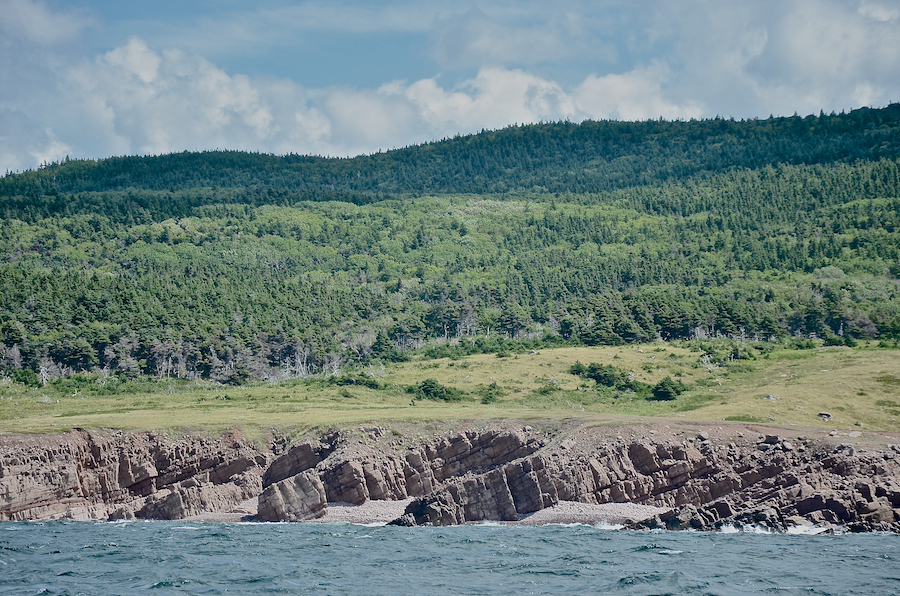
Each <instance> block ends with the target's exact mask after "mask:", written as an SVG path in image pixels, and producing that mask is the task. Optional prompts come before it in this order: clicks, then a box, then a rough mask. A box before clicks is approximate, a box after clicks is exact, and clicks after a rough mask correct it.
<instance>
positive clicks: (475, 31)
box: [0, 0, 900, 175]
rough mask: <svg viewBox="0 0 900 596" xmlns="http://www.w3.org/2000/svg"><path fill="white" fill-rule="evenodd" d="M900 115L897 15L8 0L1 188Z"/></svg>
mask: <svg viewBox="0 0 900 596" xmlns="http://www.w3.org/2000/svg"><path fill="white" fill-rule="evenodd" d="M893 101H900V0H754V1H753V2H745V1H740V2H739V1H732V0H633V1H631V2H625V1H612V0H585V1H580V0H555V1H554V2H549V1H528V0H491V2H477V1H473V2H452V1H450V2H448V1H446V0H444V1H442V2H433V1H431V0H382V1H377V2H376V1H366V0H356V1H354V0H348V1H341V0H329V1H326V0H321V1H301V0H296V1H291V0H256V1H254V2H247V1H238V0H154V1H153V2H123V1H121V0H0V175H2V173H3V172H5V171H7V170H10V171H19V170H22V169H24V168H31V167H35V166H36V165H38V164H40V163H43V162H45V161H54V160H58V159H62V158H65V157H66V156H67V155H68V156H71V157H91V158H95V157H105V156H110V155H125V154H148V153H151V154H156V153H164V152H172V151H182V150H200V149H216V148H222V149H224V148H227V149H245V150H256V151H264V152H270V153H278V154H283V153H290V152H294V153H304V154H318V155H355V154H359V153H366V152H373V151H377V150H379V149H390V148H392V147H399V146H404V145H408V144H412V143H418V142H423V141H428V140H433V139H440V138H443V137H447V136H453V135H455V134H457V133H462V134H465V133H470V132H477V131H479V130H481V129H483V128H487V129H493V128H500V127H503V126H506V125H508V124H514V123H524V122H537V121H541V120H544V121H546V120H559V119H569V120H572V121H581V120H583V119H586V118H592V119H601V118H611V119H619V120H635V119H646V118H657V117H660V116H662V117H665V118H669V119H674V118H685V119H687V118H701V117H714V116H716V115H722V116H726V117H728V116H733V117H735V118H752V117H767V116H769V115H770V114H775V115H790V114H793V113H794V112H798V113H800V114H810V113H818V112H819V111H820V110H824V111H825V112H831V111H833V110H834V111H840V110H848V109H852V108H856V107H859V106H863V105H869V106H876V107H881V106H884V105H886V104H888V103H890V102H893Z"/></svg>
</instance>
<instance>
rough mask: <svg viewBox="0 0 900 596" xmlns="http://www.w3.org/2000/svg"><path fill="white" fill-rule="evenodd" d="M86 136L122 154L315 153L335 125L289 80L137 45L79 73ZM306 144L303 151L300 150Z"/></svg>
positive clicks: (72, 79) (76, 87)
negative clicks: (309, 104) (241, 72)
mask: <svg viewBox="0 0 900 596" xmlns="http://www.w3.org/2000/svg"><path fill="white" fill-rule="evenodd" d="M68 88H69V90H71V92H72V97H73V99H76V100H78V102H79V104H80V111H81V113H82V119H81V122H82V124H83V126H82V128H81V130H80V131H72V132H73V133H75V132H80V133H81V134H86V135H93V136H94V137H97V136H100V137H102V139H103V140H100V142H99V143H98V144H101V145H102V144H111V145H113V146H114V147H116V150H117V151H118V152H123V153H163V152H169V151H179V150H183V149H204V148H215V147H220V148H226V147H228V148H240V149H259V150H267V151H282V152H286V151H289V150H300V151H314V150H315V148H316V145H315V144H316V142H317V141H318V140H319V139H321V138H322V137H323V135H324V134H325V133H326V131H327V129H328V123H327V122H326V121H324V119H323V117H322V116H321V115H320V114H319V113H318V112H317V111H316V110H315V109H310V108H307V107H306V97H305V94H304V91H303V89H302V88H301V87H300V86H298V85H294V84H292V83H290V82H286V81H278V80H251V79H250V78H249V77H247V76H244V75H233V76H232V75H228V74H227V73H225V72H224V71H222V70H221V69H219V68H216V67H215V66H214V65H213V64H211V63H210V62H208V61H207V60H205V59H203V58H201V57H199V56H196V55H190V54H186V53H184V52H182V51H180V50H174V49H167V50H164V51H162V52H156V51H154V50H152V49H150V48H149V47H148V46H147V44H146V43H145V42H144V41H142V40H140V39H138V38H133V39H131V40H130V41H129V42H128V44H127V45H125V46H123V47H120V48H116V49H115V50H112V51H110V52H107V53H106V54H103V55H102V56H100V57H98V58H97V59H96V60H95V61H94V62H93V63H90V64H85V65H82V66H80V67H79V68H76V69H74V70H73V71H72V72H71V74H70V76H69V87H68ZM297 145H299V146H297Z"/></svg>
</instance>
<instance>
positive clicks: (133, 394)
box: [0, 344, 900, 436]
mask: <svg viewBox="0 0 900 596" xmlns="http://www.w3.org/2000/svg"><path fill="white" fill-rule="evenodd" d="M576 360H579V361H581V362H583V363H589V362H600V363H604V364H614V365H616V366H618V367H620V368H623V369H625V370H630V371H633V372H634V373H635V374H636V375H637V378H638V379H639V380H642V381H645V382H648V383H655V382H657V381H658V380H659V379H661V378H662V377H664V376H666V375H671V376H678V375H680V377H681V379H682V380H683V381H684V382H685V383H688V384H689V385H690V388H691V389H690V390H689V391H688V392H687V393H685V394H683V395H682V396H680V397H679V398H678V399H676V400H674V401H671V402H656V401H647V400H644V399H636V398H631V397H629V396H628V394H622V395H620V396H619V397H614V396H613V395H612V393H613V392H611V391H610V392H606V393H604V392H602V391H597V390H596V389H595V388H594V386H593V385H594V384H593V381H589V380H584V379H581V378H579V377H575V376H573V375H571V374H569V373H568V369H569V367H570V366H571V365H572V364H573V363H574V362H575V361H576ZM366 372H367V373H369V372H370V373H371V374H372V375H374V376H375V378H376V379H378V380H379V381H380V382H381V383H382V384H384V385H385V387H386V388H385V389H380V390H373V389H369V388H366V387H361V386H351V387H337V386H333V385H327V384H324V383H322V382H321V381H320V380H301V381H293V382H286V383H280V384H260V385H253V386H244V387H234V388H232V387H224V386H221V385H213V384H210V383H207V382H197V383H194V382H190V383H185V382H172V383H171V384H169V383H168V382H166V381H160V382H157V383H155V384H149V385H145V386H144V388H143V389H142V388H141V386H140V385H138V386H136V387H131V388H130V389H129V390H128V391H127V392H122V391H120V392H118V393H107V392H104V391H103V390H102V389H101V388H100V386H99V384H97V389H91V390H87V389H84V388H82V389H81V390H78V391H76V390H75V389H73V390H71V392H68V391H65V390H62V389H60V390H56V391H49V390H47V389H41V388H38V389H25V388H24V387H22V386H21V385H17V384H14V383H11V382H9V381H4V382H3V383H2V387H0V432H5V433H10V432H12V433H16V432H26V433H34V432H61V431H65V430H68V429H70V428H76V427H80V428H100V427H104V428H122V429H178V430H192V429H197V430H206V431H211V432H219V431H222V430H226V429H230V428H241V429H243V431H244V432H245V434H247V435H249V436H254V435H259V434H260V433H263V432H265V429H268V428H273V427H274V428H279V429H282V430H292V429H293V430H304V429H309V428H312V427H325V426H330V425H334V424H354V423H360V422H368V421H373V422H377V421H407V422H417V421H442V420H461V419H472V420H474V419H501V418H518V419H538V418H545V419H561V418H573V417H574V418H582V417H583V418H585V419H591V418H598V417H604V416H608V415H616V416H619V415H624V416H637V417H645V416H657V417H667V418H676V419H677V418H683V419H699V420H723V419H727V420H741V421H749V422H761V423H769V422H773V423H777V424H779V425H792V424H796V425H801V426H825V427H832V428H839V429H845V430H853V429H861V428H864V429H866V430H892V431H898V430H900V422H898V420H900V358H898V352H897V350H890V349H881V348H874V347H859V348H855V349H832V348H820V349H816V350H803V351H795V350H776V351H774V352H772V353H770V354H768V356H767V357H766V356H763V357H759V358H757V359H755V360H751V361H739V362H736V363H734V364H730V365H727V366H723V367H707V366H704V365H702V364H701V363H700V362H699V353H697V352H691V351H690V350H688V349H685V348H681V347H675V346H673V345H668V344H651V345H644V346H623V347H596V348H560V349H554V350H542V351H540V352H538V353H536V354H518V355H509V356H507V357H502V358H501V357H498V356H496V355H493V354H491V355H478V356H472V357H469V358H464V359H460V360H456V361H451V360H448V359H441V360H416V361H412V362H407V363H402V364H391V365H388V366H386V367H385V369H384V370H382V369H381V368H380V367H372V368H370V369H369V370H368V371H366ZM426 378H434V379H437V380H438V381H439V382H441V383H442V384H444V385H448V386H452V387H455V388H458V389H460V390H462V391H464V392H467V396H466V397H465V398H464V399H463V400H462V401H459V402H453V403H444V402H436V401H427V400H418V401H415V405H413V402H412V400H411V396H410V394H409V393H407V392H406V391H405V390H404V388H405V387H406V386H408V385H410V384H414V383H417V382H419V381H421V380H423V379H426ZM492 382H496V383H497V384H498V386H500V387H501V388H502V390H503V392H504V393H505V395H504V396H503V397H501V398H500V399H499V400H497V401H496V402H495V403H493V404H489V405H484V404H482V403H480V397H479V394H478V392H479V390H481V389H483V388H484V387H486V386H487V385H489V384H490V383H492ZM768 396H776V397H777V398H778V399H768V398H767V397H768ZM820 411H827V412H830V413H831V414H832V415H833V418H832V420H831V421H828V422H823V421H822V419H821V418H819V417H818V416H817V414H818V412H820Z"/></svg>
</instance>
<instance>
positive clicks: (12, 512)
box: [0, 431, 270, 521]
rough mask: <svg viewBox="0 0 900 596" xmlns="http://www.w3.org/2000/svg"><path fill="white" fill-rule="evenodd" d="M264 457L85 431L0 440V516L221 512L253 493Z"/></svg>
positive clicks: (219, 446) (209, 445)
mask: <svg viewBox="0 0 900 596" xmlns="http://www.w3.org/2000/svg"><path fill="white" fill-rule="evenodd" d="M269 460H270V456H268V455H267V454H266V453H261V452H259V451H258V450H256V449H253V448H251V447H247V446H244V445H242V444H241V443H240V442H237V441H234V440H226V439H220V440H211V439H204V438H183V439H171V438H169V437H167V436H165V435H160V434H155V433H142V434H125V433H121V432H115V433H96V432H86V431H72V432H69V433H66V434H65V435H59V436H52V437H51V436H33V437H9V436H6V437H0V521H3V520H40V519H55V518H70V519H82V520H89V519H98V520H106V519H134V518H135V517H143V518H160V519H177V518H183V517H187V516H190V515H196V514H199V513H202V512H218V511H228V510H230V509H232V508H233V507H234V506H235V505H236V504H238V503H240V502H241V501H244V500H246V499H249V498H252V497H255V496H256V495H257V494H259V492H260V490H262V472H263V470H264V469H266V467H268V464H269Z"/></svg>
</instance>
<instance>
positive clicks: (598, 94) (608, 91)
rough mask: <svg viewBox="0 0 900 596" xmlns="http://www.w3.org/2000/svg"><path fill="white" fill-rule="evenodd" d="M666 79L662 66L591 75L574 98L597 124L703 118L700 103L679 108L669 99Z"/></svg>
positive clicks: (689, 103) (687, 103)
mask: <svg viewBox="0 0 900 596" xmlns="http://www.w3.org/2000/svg"><path fill="white" fill-rule="evenodd" d="M667 76H668V75H667V72H666V70H665V69H664V68H662V67H659V66H656V67H652V68H647V69H639V70H634V71H631V72H627V73H624V74H610V75H606V76H602V77H597V76H593V75H592V76H589V77H588V78H587V79H585V81H584V82H583V83H582V84H581V85H579V87H578V89H576V91H575V98H576V101H577V102H578V107H579V108H580V109H581V110H582V111H583V112H585V113H586V114H589V115H590V117H591V118H594V119H597V120H600V119H614V120H646V119H648V118H659V117H660V116H661V117H663V118H667V119H670V120H674V119H676V118H685V119H689V118H700V117H701V116H702V115H703V113H704V109H703V106H702V105H701V104H700V103H699V102H696V101H693V100H688V101H686V102H683V103H681V104H678V103H676V102H674V101H672V100H670V99H668V98H667V97H666V95H665V93H664V92H663V89H662V85H663V83H664V82H665V81H666V79H667Z"/></svg>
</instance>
